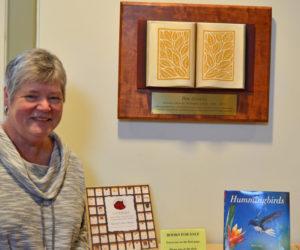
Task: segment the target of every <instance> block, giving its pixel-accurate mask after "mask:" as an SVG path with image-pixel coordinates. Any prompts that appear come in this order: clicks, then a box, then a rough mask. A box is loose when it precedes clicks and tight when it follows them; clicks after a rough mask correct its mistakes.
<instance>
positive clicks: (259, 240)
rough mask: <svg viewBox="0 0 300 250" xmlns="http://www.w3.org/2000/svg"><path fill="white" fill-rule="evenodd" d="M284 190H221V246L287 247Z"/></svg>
mask: <svg viewBox="0 0 300 250" xmlns="http://www.w3.org/2000/svg"><path fill="white" fill-rule="evenodd" d="M289 205H290V203H289V193H288V192H265V191H225V199H224V250H241V249H243V250H248V249H249V250H289V249H290V214H289Z"/></svg>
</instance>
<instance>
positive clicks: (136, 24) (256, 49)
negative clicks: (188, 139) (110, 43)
mask: <svg viewBox="0 0 300 250" xmlns="http://www.w3.org/2000/svg"><path fill="white" fill-rule="evenodd" d="M147 20H164V21H191V22H223V23H245V24H247V39H246V43H247V46H246V64H247V66H246V87H245V89H242V90H240V89H187V88H186V89H185V88H180V89H179V88H149V87H148V88H146V87H145V84H144V79H145V61H146V59H145V57H146V21H147ZM271 26H272V8H271V7H265V6H235V5H206V4H181V3H179V4H178V3H139V2H121V3H120V33H119V74H118V77H119V78H118V119H120V120H149V121H183V122H185V121H188V122H189V121H190V122H230V123H267V122H268V118H269V88H270V86H269V85H270V64H271ZM155 91H157V92H162V93H163V92H167V93H172V92H175V93H176V92H177V93H178V92H180V93H201V94H205V93H213V94H221V95H222V94H235V95H237V113H236V115H174V114H152V113H151V97H152V92H155Z"/></svg>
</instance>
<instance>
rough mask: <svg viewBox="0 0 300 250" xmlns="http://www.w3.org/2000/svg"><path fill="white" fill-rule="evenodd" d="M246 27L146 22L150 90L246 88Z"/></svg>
mask: <svg viewBox="0 0 300 250" xmlns="http://www.w3.org/2000/svg"><path fill="white" fill-rule="evenodd" d="M245 30H246V25H245V24H227V23H226V24H225V23H194V22H169V21H148V22H147V64H146V65H147V66H146V67H147V68H146V86H148V87H190V88H194V87H196V88H236V89H243V88H244V86H245Z"/></svg>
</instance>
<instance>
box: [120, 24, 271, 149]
mask: <svg viewBox="0 0 300 250" xmlns="http://www.w3.org/2000/svg"><path fill="white" fill-rule="evenodd" d="M275 38H276V22H275V20H274V19H273V20H272V37H271V69H270V91H269V122H268V123H267V124H241V123H240V124H224V123H212V124H209V123H205V124H203V123H180V122H173V123H170V122H137V121H123V120H119V122H118V136H119V138H120V139H148V140H180V141H186V142H196V141H209V142H256V143H268V144H269V143H272V140H273V102H274V96H273V95H274V62H275V56H276V55H275V51H276V39H275ZM255 80H258V81H259V79H255Z"/></svg>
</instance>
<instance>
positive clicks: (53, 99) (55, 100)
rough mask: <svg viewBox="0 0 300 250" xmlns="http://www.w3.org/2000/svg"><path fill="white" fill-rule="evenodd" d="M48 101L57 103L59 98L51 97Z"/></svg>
mask: <svg viewBox="0 0 300 250" xmlns="http://www.w3.org/2000/svg"><path fill="white" fill-rule="evenodd" d="M49 99H50V101H51V102H54V103H58V102H60V101H61V98H60V97H59V96H51V97H50V98H49Z"/></svg>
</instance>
